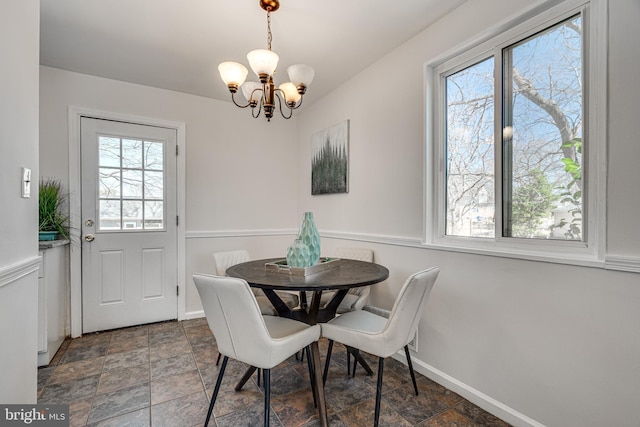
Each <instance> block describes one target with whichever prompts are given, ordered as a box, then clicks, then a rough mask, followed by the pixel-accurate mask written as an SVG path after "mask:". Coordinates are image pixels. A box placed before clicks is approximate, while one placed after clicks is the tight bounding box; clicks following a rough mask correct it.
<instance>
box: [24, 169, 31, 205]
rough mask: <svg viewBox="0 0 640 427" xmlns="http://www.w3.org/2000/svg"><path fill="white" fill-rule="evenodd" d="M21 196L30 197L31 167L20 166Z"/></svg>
mask: <svg viewBox="0 0 640 427" xmlns="http://www.w3.org/2000/svg"><path fill="white" fill-rule="evenodd" d="M22 197H23V198H25V199H28V198H30V197H31V169H29V168H22Z"/></svg>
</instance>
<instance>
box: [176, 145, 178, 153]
mask: <svg viewBox="0 0 640 427" xmlns="http://www.w3.org/2000/svg"><path fill="white" fill-rule="evenodd" d="M177 155H178V146H177V145H176V156H177Z"/></svg>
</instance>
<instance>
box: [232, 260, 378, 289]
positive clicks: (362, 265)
mask: <svg viewBox="0 0 640 427" xmlns="http://www.w3.org/2000/svg"><path fill="white" fill-rule="evenodd" d="M280 260H282V258H268V259H259V260H255V261H249V262H243V263H241V264H236V265H234V266H231V267H229V268H228V269H227V275H228V276H231V277H236V278H240V279H244V280H246V281H247V282H248V283H249V284H250V285H251V286H253V287H256V288H261V289H272V290H288V291H325V290H339V289H350V288H356V287H359V286H366V285H373V284H374V283H378V282H382V281H383V280H385V279H387V278H388V277H389V270H387V268H386V267H383V266H381V265H379V264H375V263H372V262H365V261H356V260H351V259H341V260H340V264H339V265H338V266H337V267H334V268H331V269H328V270H326V271H322V272H319V273H315V274H311V275H309V276H293V275H289V274H283V273H277V272H272V271H266V270H265V266H264V265H265V264H266V263H268V262H274V261H280Z"/></svg>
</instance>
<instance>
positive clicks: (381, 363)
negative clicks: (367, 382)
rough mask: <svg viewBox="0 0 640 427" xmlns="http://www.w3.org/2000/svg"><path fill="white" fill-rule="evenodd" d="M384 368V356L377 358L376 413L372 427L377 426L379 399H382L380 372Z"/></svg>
mask: <svg viewBox="0 0 640 427" xmlns="http://www.w3.org/2000/svg"><path fill="white" fill-rule="evenodd" d="M383 370H384V358H383V357H380V358H379V359H378V383H377V385H376V413H375V418H374V422H373V427H378V420H379V419H380V401H381V400H382V373H383Z"/></svg>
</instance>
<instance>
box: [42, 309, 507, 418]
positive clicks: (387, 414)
mask: <svg viewBox="0 0 640 427" xmlns="http://www.w3.org/2000/svg"><path fill="white" fill-rule="evenodd" d="M326 349H327V342H326V340H321V342H320V352H321V354H323V355H324V354H326ZM216 357H217V349H216V342H215V339H214V337H213V335H212V334H211V331H210V330H209V327H208V325H207V323H206V320H205V319H204V318H203V319H196V320H187V321H182V322H176V321H173V322H164V323H156V324H151V325H142V326H136V327H131V328H126V329H119V330H114V331H107V332H100V333H95V334H88V335H85V336H83V337H81V338H77V339H73V340H70V339H68V340H66V341H65V342H64V343H63V345H62V347H61V348H60V350H59V351H58V353H57V354H56V356H55V357H54V359H53V360H52V361H51V364H50V365H49V366H47V367H43V368H40V369H38V403H43V404H46V403H49V404H69V410H70V418H71V421H70V425H71V426H72V427H82V426H91V427H94V426H95V427H97V426H100V427H105V426H113V427H123V426H131V427H137V426H153V427H162V426H168V427H183V426H184V427H191V426H202V425H203V424H204V420H205V418H206V413H207V408H208V404H209V398H210V396H211V393H212V390H213V387H214V385H215V381H216V378H217V375H218V367H217V366H216V365H215V362H216ZM365 357H366V358H367V359H368V361H369V362H370V365H371V366H372V368H374V370H375V367H377V362H376V361H375V358H373V357H371V356H369V355H365ZM322 362H323V363H324V358H323V360H322ZM245 369H246V366H245V365H243V364H242V363H240V362H237V361H233V360H231V359H230V360H229V363H228V365H227V370H226V372H225V376H224V381H223V385H222V388H221V390H220V394H219V396H218V400H217V401H216V405H215V408H214V417H213V419H212V421H211V422H210V423H209V425H210V426H218V427H223V426H230V427H238V426H259V425H261V424H262V415H263V402H264V400H263V394H262V389H261V388H260V387H258V385H257V378H256V376H255V375H254V376H253V377H252V379H251V380H249V381H248V382H247V384H246V385H245V387H244V388H243V390H242V391H241V392H235V391H234V389H233V387H234V385H235V383H236V382H237V381H238V379H239V378H240V377H241V375H242V373H243V372H244V370H245ZM271 372H272V373H271V414H270V417H271V425H272V426H305V427H311V426H316V425H319V423H318V418H317V412H316V410H315V408H314V405H313V397H312V395H311V388H310V385H309V373H308V370H307V362H306V360H305V361H304V362H301V361H298V360H296V358H295V357H291V358H289V359H288V360H287V361H285V362H283V363H282V364H280V365H279V366H278V367H276V368H274V369H273V370H272V371H271ZM416 375H417V377H418V387H419V391H420V395H419V396H415V395H414V394H413V387H412V385H411V377H410V375H409V372H408V369H407V367H406V366H405V365H404V364H402V363H400V362H398V361H396V360H394V359H391V358H389V359H386V360H385V374H384V385H383V397H382V409H381V416H380V424H381V425H382V426H393V427H401V426H420V427H435V426H438V427H441V426H457V427H463V426H495V427H503V426H508V424H507V423H505V422H503V421H501V420H499V419H498V418H496V417H494V416H493V415H491V414H489V413H487V412H485V411H483V410H482V409H480V408H478V407H477V406H475V405H473V404H472V403H470V402H469V401H467V400H465V399H464V398H462V397H460V396H459V395H457V394H455V393H453V392H452V391H450V390H447V389H446V388H444V387H442V386H440V385H438V384H437V383H435V382H433V381H431V380H429V379H428V378H426V377H424V376H422V375H420V374H418V373H416ZM375 387H376V375H375V373H374V375H373V376H367V375H366V374H365V372H364V370H363V369H362V368H359V369H358V371H357V374H356V377H355V378H349V377H347V375H346V351H345V349H344V347H343V346H342V345H339V344H336V345H334V349H333V354H332V356H331V364H330V371H329V376H328V378H327V384H326V386H325V394H326V400H327V407H328V411H329V420H330V424H331V426H370V425H372V424H373V410H374V403H375Z"/></svg>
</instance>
